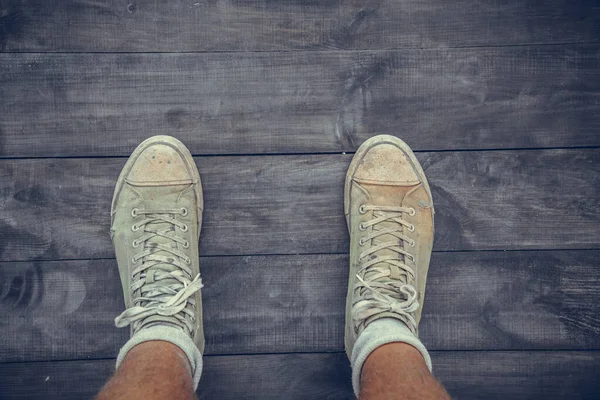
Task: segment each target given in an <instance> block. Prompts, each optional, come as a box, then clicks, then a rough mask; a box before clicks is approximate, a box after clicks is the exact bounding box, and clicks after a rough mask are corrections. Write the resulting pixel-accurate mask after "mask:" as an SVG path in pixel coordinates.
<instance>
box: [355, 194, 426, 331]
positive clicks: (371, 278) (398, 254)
mask: <svg viewBox="0 0 600 400" xmlns="http://www.w3.org/2000/svg"><path fill="white" fill-rule="evenodd" d="M367 211H373V218H372V219H371V220H369V221H367V222H363V223H361V226H360V230H361V231H366V230H367V229H368V228H369V227H373V229H372V232H371V233H369V234H367V235H366V236H363V237H361V238H360V241H359V244H360V245H361V246H364V245H365V244H367V243H368V242H369V241H371V240H373V242H372V243H371V245H370V246H369V247H368V248H367V249H366V250H365V251H363V252H362V253H361V254H360V255H359V258H358V261H359V264H360V265H359V269H358V272H357V274H356V278H357V279H358V282H357V283H356V286H355V291H357V293H358V296H356V300H355V301H354V304H353V311H354V312H353V315H354V325H355V329H356V330H357V331H359V330H362V329H364V328H365V327H366V323H367V321H368V320H369V319H370V318H371V317H373V316H375V315H378V314H380V313H382V312H389V313H393V314H396V315H397V316H398V318H399V319H401V320H402V321H404V323H406V325H407V326H408V327H409V329H410V330H411V331H412V332H413V333H415V334H416V332H417V323H416V321H415V318H414V316H413V312H414V311H416V310H417V309H418V308H419V302H418V300H417V290H416V289H415V287H414V285H413V284H411V283H412V282H414V280H415V272H414V271H413V269H412V268H411V267H409V266H408V265H406V263H405V262H404V261H405V259H406V258H410V259H411V260H412V261H414V256H413V255H412V254H411V253H409V252H408V251H406V250H405V249H404V246H403V245H402V246H401V244H403V243H407V244H408V245H409V246H411V247H414V245H415V241H414V240H412V239H411V238H409V237H408V236H407V235H404V234H403V233H402V231H403V228H406V229H407V230H409V231H411V232H412V231H414V229H415V227H414V225H412V224H410V223H408V222H407V221H405V220H403V219H402V214H403V213H407V214H410V215H414V212H415V210H414V208H407V207H395V206H375V205H362V206H360V213H361V214H364V213H366V212H367ZM386 222H387V224H384V225H387V226H386V227H383V228H381V229H377V228H376V226H381V225H382V223H386ZM389 222H395V224H390V223H389ZM382 235H391V236H394V237H395V238H396V239H398V240H393V241H385V242H383V243H376V241H377V238H378V237H380V236H382ZM382 250H391V252H393V253H394V254H389V253H390V251H387V252H385V253H388V254H385V255H383V254H381V253H382ZM378 253H379V254H378Z"/></svg>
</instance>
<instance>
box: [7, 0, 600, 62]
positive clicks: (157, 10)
mask: <svg viewBox="0 0 600 400" xmlns="http://www.w3.org/2000/svg"><path fill="white" fill-rule="evenodd" d="M0 17H1V19H0V29H1V30H0V34H1V35H2V36H0V44H1V45H2V47H3V48H4V50H7V51H42V52H46V51H52V52H54V51H69V52H88V51H94V52H98V51H109V52H135V51H149V52H155V51H160V52H189V51H224V50H226V51H267V50H303V49H311V50H314V49H320V50H335V49H365V50H369V49H388V48H399V47H416V48H431V47H433V48H443V47H447V46H450V47H464V46H483V45H519V44H531V43H534V44H547V43H586V42H597V41H598V31H599V30H600V9H599V8H598V4H597V3H596V2H595V1H593V0H546V1H544V2H539V1H534V0H507V1H503V2H497V1H493V0H455V1H438V0H420V1H418V2H414V1H409V0H395V1H391V0H354V1H340V0H322V1H312V0H292V1H287V0H286V1H266V0H244V1H215V0H173V1H168V2H165V1H152V0H137V1H127V0H125V1H123V0H107V1H85V0H68V1H63V0H3V1H2V3H0Z"/></svg>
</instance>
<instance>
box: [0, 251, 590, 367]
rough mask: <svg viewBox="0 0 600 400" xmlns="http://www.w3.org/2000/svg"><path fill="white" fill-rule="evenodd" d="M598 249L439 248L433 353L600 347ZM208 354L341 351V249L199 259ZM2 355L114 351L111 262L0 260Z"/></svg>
mask: <svg viewBox="0 0 600 400" xmlns="http://www.w3.org/2000/svg"><path fill="white" fill-rule="evenodd" d="M599 259H600V252H599V251H557V252H554V251H553V252H546V251H545V252H467V253H434V255H433V259H432V266H431V272H430V276H429V280H428V287H427V299H426V302H425V309H424V314H423V315H424V316H423V320H422V323H421V327H420V330H421V338H422V340H423V341H424V343H425V344H426V345H427V346H428V348H430V349H432V350H487V349H501V350H506V349H600V347H599V345H600V328H599V327H600V305H599V304H598V302H597V301H596V299H597V298H598V296H599V295H600V269H598V268H597V267H598V260H599ZM201 268H202V274H203V280H204V283H205V289H204V292H203V296H204V314H205V333H206V340H207V354H253V353H283V352H318V351H328V352H330V351H343V348H344V347H343V335H344V312H345V310H344V306H345V301H346V285H347V280H348V259H347V256H345V255H299V256H268V257H264V256H257V257H205V258H204V257H203V258H202V260H201ZM0 307H1V311H2V315H3V316H4V317H3V320H2V322H0V327H1V328H0V333H1V337H2V341H0V362H8V361H10V362H13V361H34V360H69V359H87V358H110V357H114V356H115V355H116V354H117V351H118V349H119V347H120V346H121V345H122V344H123V343H125V341H126V340H127V338H128V335H129V330H126V329H116V328H115V327H114V322H113V321H114V318H115V317H116V316H117V315H118V314H119V313H120V312H121V311H123V307H124V306H123V300H122V292H121V284H120V281H119V274H118V270H117V267H116V262H115V261H114V260H95V261H57V262H36V263H0Z"/></svg>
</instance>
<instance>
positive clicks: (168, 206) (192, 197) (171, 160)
mask: <svg viewBox="0 0 600 400" xmlns="http://www.w3.org/2000/svg"><path fill="white" fill-rule="evenodd" d="M202 208H203V200H202V186H201V183H200V174H199V173H198V169H197V168H196V164H195V163H194V160H193V158H192V155H191V154H190V152H189V150H188V149H187V148H186V147H185V146H184V145H183V143H181V142H180V141H179V140H177V139H175V138H173V137H170V136H154V137H151V138H149V139H147V140H145V141H144V142H142V143H141V144H140V145H139V146H138V147H137V148H136V149H135V151H134V152H133V154H132V155H131V157H129V160H128V161H127V163H126V164H125V167H124V168H123V171H121V175H120V176H119V180H118V181H117V186H116V188H115V193H114V196H113V200H112V208H111V229H110V234H111V238H112V241H113V244H114V247H115V253H116V256H117V263H118V265H119V274H120V276H121V283H122V285H123V294H124V296H125V307H126V308H127V310H125V312H123V313H122V314H121V315H120V316H118V317H117V318H116V319H115V324H116V325H117V327H125V326H127V325H130V326H131V335H132V336H133V335H134V334H135V333H137V332H139V331H140V330H143V329H145V328H149V327H152V326H157V325H162V326H169V327H175V328H178V329H181V330H182V331H183V332H185V333H186V334H188V335H189V336H190V337H191V338H192V339H193V341H194V343H195V344H196V346H197V347H198V349H199V350H200V352H201V353H203V352H204V331H203V327H202V296H201V292H200V288H201V287H202V282H201V280H200V266H199V258H198V239H199V235H200V226H201V224H202Z"/></svg>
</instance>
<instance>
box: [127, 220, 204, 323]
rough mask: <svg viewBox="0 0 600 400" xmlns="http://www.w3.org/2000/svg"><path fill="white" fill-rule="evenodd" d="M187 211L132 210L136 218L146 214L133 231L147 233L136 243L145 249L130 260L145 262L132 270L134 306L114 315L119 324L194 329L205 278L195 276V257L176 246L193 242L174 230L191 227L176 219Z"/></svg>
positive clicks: (135, 244)
mask: <svg viewBox="0 0 600 400" xmlns="http://www.w3.org/2000/svg"><path fill="white" fill-rule="evenodd" d="M186 214H187V210H186V209H185V208H181V209H174V210H172V209H165V210H158V209H156V210H149V209H148V210H139V209H133V210H132V215H133V216H134V217H135V216H138V215H144V216H146V218H144V220H142V221H140V222H139V223H137V224H134V225H133V226H132V230H133V231H137V230H139V229H141V228H144V235H143V236H141V237H140V238H138V239H136V240H134V242H133V246H134V247H139V246H140V245H143V246H142V250H141V251H140V253H138V254H136V255H135V256H134V257H133V259H132V260H131V261H132V262H133V263H134V264H136V263H137V262H138V261H140V260H141V261H142V263H141V265H139V266H138V267H136V268H135V269H134V270H133V271H132V277H133V280H132V284H131V286H130V290H131V293H132V296H133V297H134V299H133V304H134V305H133V306H132V307H130V308H128V309H127V310H125V311H124V312H123V313H122V314H121V315H119V316H118V317H117V318H115V325H116V326H117V327H119V328H121V327H125V326H127V325H130V324H131V325H132V326H133V331H134V333H135V332H137V331H139V330H140V329H141V328H143V327H144V326H148V325H152V324H154V323H164V322H166V323H170V324H174V325H176V326H178V327H180V328H181V329H183V330H186V331H187V332H188V333H189V334H191V333H192V332H193V329H194V321H195V312H194V307H195V306H196V302H195V300H194V299H193V297H192V296H193V295H194V293H196V292H197V291H198V290H200V288H202V280H201V279H200V274H198V275H197V276H196V277H195V278H193V279H192V270H191V269H190V267H189V265H191V264H192V260H191V259H190V258H189V257H188V256H187V255H186V254H185V253H184V252H182V251H180V250H178V249H177V248H176V247H175V246H174V244H176V243H179V244H181V245H182V246H183V247H184V248H188V247H189V245H190V244H189V243H188V241H187V240H185V239H183V238H181V237H179V236H177V235H176V234H175V233H174V231H175V227H178V228H179V229H181V230H182V231H184V232H185V231H187V229H188V227H187V226H186V225H185V224H184V223H182V222H180V221H178V220H177V219H176V218H175V215H186ZM157 239H158V241H157ZM159 241H160V242H159ZM136 293H139V295H138V296H137V297H136Z"/></svg>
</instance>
